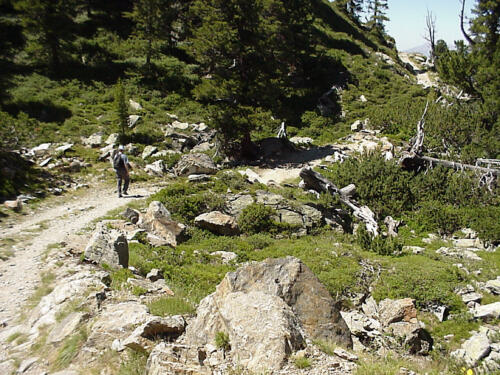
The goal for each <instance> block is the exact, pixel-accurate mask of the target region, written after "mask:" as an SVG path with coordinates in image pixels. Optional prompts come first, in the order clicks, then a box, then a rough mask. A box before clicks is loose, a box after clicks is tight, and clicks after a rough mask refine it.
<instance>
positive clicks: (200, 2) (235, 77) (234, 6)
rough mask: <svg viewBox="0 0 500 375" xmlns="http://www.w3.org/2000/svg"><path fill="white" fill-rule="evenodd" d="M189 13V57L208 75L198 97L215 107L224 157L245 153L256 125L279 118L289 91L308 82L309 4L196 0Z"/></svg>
mask: <svg viewBox="0 0 500 375" xmlns="http://www.w3.org/2000/svg"><path fill="white" fill-rule="evenodd" d="M191 12H192V16H193V20H195V21H194V22H196V25H195V27H193V35H192V37H191V38H190V40H189V48H188V49H187V52H188V53H190V54H191V55H192V56H193V57H194V58H195V59H196V60H197V61H198V62H199V63H200V65H201V67H202V68H203V70H204V73H205V78H204V79H203V81H202V83H201V84H200V85H198V87H196V89H195V95H196V97H197V98H198V99H200V100H204V101H206V102H207V103H209V104H211V105H212V108H213V109H214V113H213V115H212V118H213V122H214V125H215V126H216V127H217V128H218V129H219V133H220V134H221V135H222V137H223V140H222V143H223V147H225V148H226V151H227V152H228V153H232V152H234V151H237V150H239V151H241V150H243V151H244V150H245V149H246V147H247V146H248V145H249V143H250V132H251V131H252V130H253V129H254V128H255V126H256V124H255V122H254V119H255V118H256V117H259V116H260V117H262V116H261V115H262V113H265V112H266V111H270V112H271V113H274V114H276V113H278V114H280V109H281V107H282V100H283V99H284V98H285V97H286V96H287V95H288V94H286V87H289V84H290V82H298V81H300V80H301V79H303V77H304V72H305V69H304V67H305V65H306V64H307V57H308V56H309V55H310V50H311V48H313V44H312V43H311V39H312V38H311V37H310V35H311V25H312V19H313V18H312V11H311V2H310V1H301V0H293V1H284V0H256V1H248V0H195V1H194V2H193V6H192V7H191ZM268 117H269V116H268Z"/></svg>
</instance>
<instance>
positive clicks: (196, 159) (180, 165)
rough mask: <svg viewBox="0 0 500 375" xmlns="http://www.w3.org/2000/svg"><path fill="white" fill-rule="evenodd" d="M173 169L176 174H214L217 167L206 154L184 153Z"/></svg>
mask: <svg viewBox="0 0 500 375" xmlns="http://www.w3.org/2000/svg"><path fill="white" fill-rule="evenodd" d="M174 170H175V173H176V175H177V176H189V175H192V174H215V173H216V172H217V170H218V168H217V166H216V165H215V163H214V161H213V160H212V159H211V158H210V156H208V155H207V154H186V155H183V156H182V157H181V159H180V160H179V161H178V162H177V165H176V166H175V169H174Z"/></svg>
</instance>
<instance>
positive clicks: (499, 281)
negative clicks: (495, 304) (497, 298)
mask: <svg viewBox="0 0 500 375" xmlns="http://www.w3.org/2000/svg"><path fill="white" fill-rule="evenodd" d="M485 288H486V289H487V290H488V291H489V292H490V293H491V294H495V295H500V276H499V277H497V278H496V279H494V280H488V281H487V282H486V285H485Z"/></svg>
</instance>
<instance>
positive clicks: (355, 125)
mask: <svg viewBox="0 0 500 375" xmlns="http://www.w3.org/2000/svg"><path fill="white" fill-rule="evenodd" d="M363 128H364V125H363V122H362V121H361V120H356V121H354V122H353V123H352V125H351V131H353V132H359V131H361V130H363Z"/></svg>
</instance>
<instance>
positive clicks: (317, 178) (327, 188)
mask: <svg viewBox="0 0 500 375" xmlns="http://www.w3.org/2000/svg"><path fill="white" fill-rule="evenodd" d="M299 175H300V177H301V178H302V180H303V181H304V187H305V188H306V189H313V190H315V191H317V192H320V193H329V194H331V195H335V196H338V197H339V199H340V201H341V202H342V203H344V204H345V205H346V206H348V207H349V208H350V209H351V210H352V213H353V215H354V216H355V217H357V218H358V219H360V220H362V221H363V222H364V223H365V225H366V230H367V231H368V232H369V233H371V234H372V235H373V236H374V237H376V236H378V224H377V221H376V220H375V214H374V213H373V211H372V210H371V209H370V208H369V207H367V206H360V205H359V203H357V202H356V201H355V200H353V199H351V198H350V197H349V196H348V195H346V194H341V191H340V190H339V189H338V188H337V186H335V184H334V183H333V182H331V181H330V180H328V179H327V178H326V177H324V176H323V175H322V174H320V173H318V172H315V171H313V170H312V169H311V168H310V167H305V168H302V170H301V171H300V173H299Z"/></svg>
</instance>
